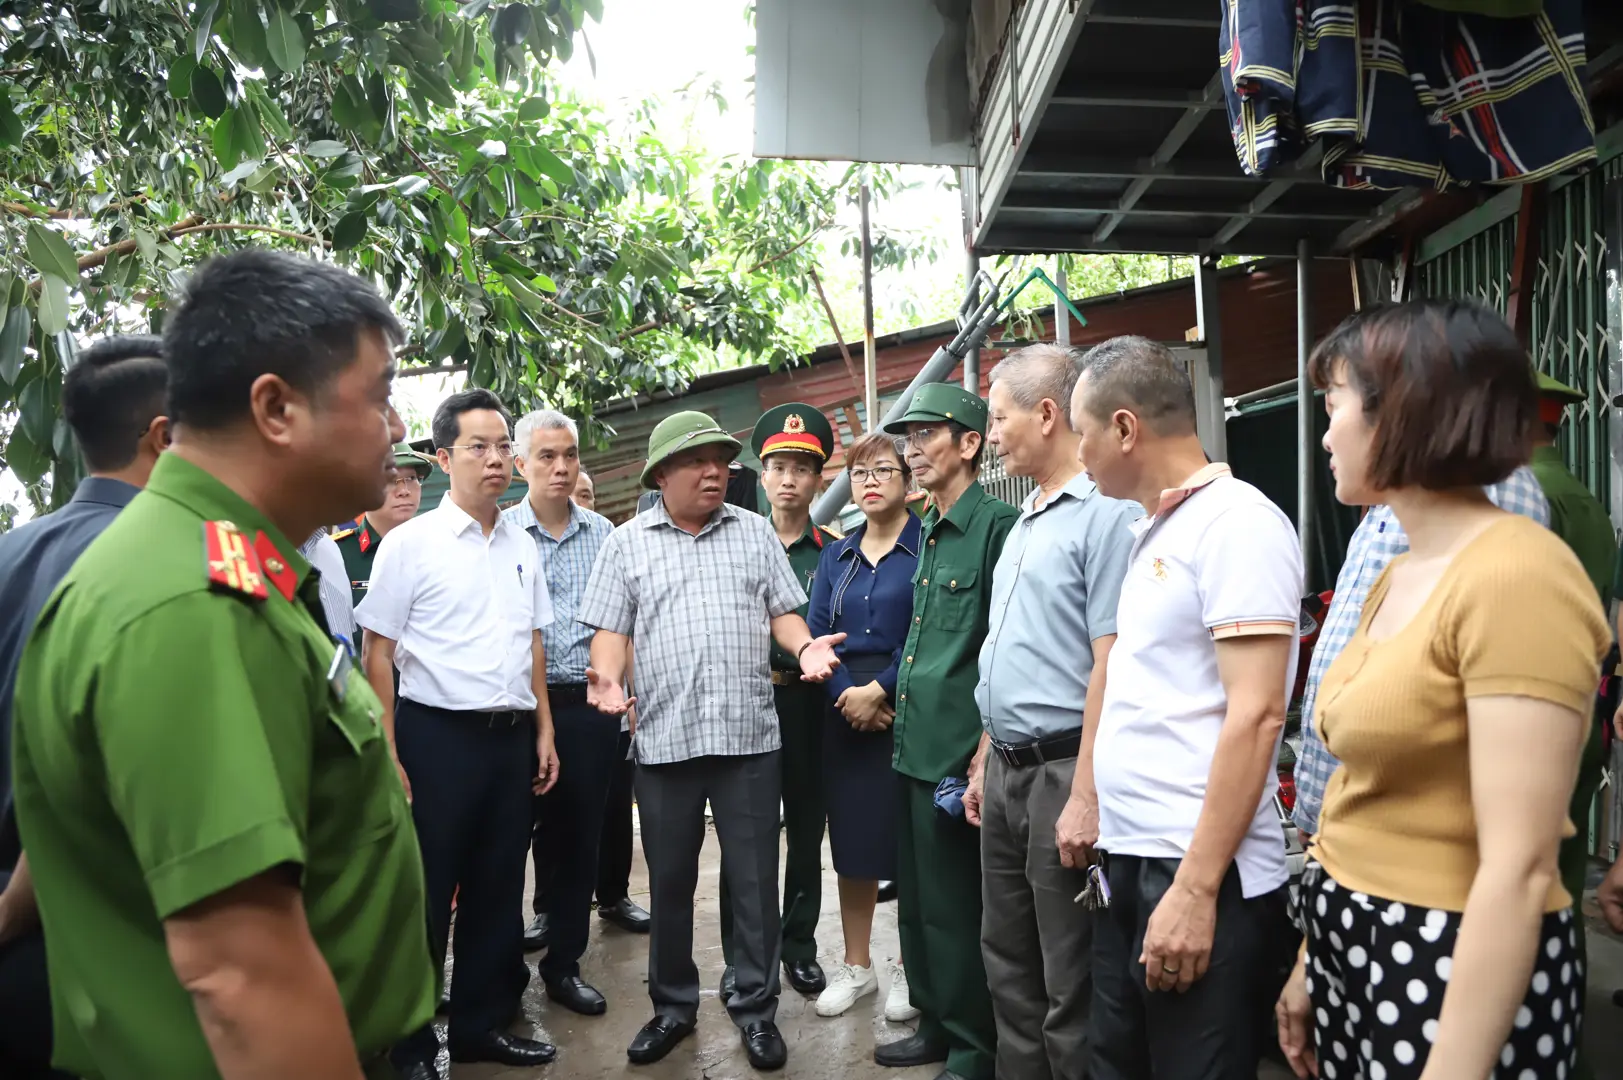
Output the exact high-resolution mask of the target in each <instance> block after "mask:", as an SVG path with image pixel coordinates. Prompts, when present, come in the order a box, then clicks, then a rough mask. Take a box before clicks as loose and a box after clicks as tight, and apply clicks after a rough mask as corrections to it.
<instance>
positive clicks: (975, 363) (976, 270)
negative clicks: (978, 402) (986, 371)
mask: <svg viewBox="0 0 1623 1080" xmlns="http://www.w3.org/2000/svg"><path fill="white" fill-rule="evenodd" d="M980 273H981V259H980V256H979V255H976V254H975V251H974V249H973V248H971V249H970V251H969V262H968V263H967V265H966V266H965V268H964V280H965V282H966V283H967V284H966V285H965V288H967V289H968V290H969V295H968V297H967V301H966V302H967V303H969V304H971V305H974V304H977V303H979V302H980V298H981V285H980ZM964 389H965V390H968V391H969V392H970V393H971V394H976V395H978V394H980V392H981V347H980V344H979V342H977V343H976V344H975V346H974V347H973V348H971V349H970V350H969V351H968V352H966V353H964Z"/></svg>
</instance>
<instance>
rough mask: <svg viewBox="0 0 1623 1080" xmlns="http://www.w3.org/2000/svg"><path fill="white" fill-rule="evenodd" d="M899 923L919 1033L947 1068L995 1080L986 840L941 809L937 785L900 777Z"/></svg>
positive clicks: (968, 1077) (969, 1077)
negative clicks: (938, 1045)
mask: <svg viewBox="0 0 1623 1080" xmlns="http://www.w3.org/2000/svg"><path fill="white" fill-rule="evenodd" d="M898 780H899V782H900V784H901V790H902V795H901V815H900V818H899V820H898V825H899V826H900V827H899V829H898V830H897V841H898V843H897V848H898V850H897V859H896V869H897V875H896V901H897V911H896V922H897V929H898V930H900V932H901V939H902V963H903V964H905V965H906V967H907V988H908V994H909V996H910V998H911V1000H912V1004H913V1007H914V1008H915V1009H917V1010H919V1014H920V1016H919V1029H918V1033H919V1034H920V1035H922V1036H923V1037H925V1038H926V1039H930V1040H932V1041H935V1042H945V1043H946V1044H947V1068H948V1069H951V1070H952V1071H953V1072H955V1073H957V1074H958V1075H959V1076H962V1077H965V1078H966V1080H990V1077H991V1076H992V1067H993V1059H994V1056H995V1054H996V1052H997V1026H996V1024H995V1023H994V1021H993V1019H992V999H991V993H990V991H989V990H988V988H987V984H986V968H985V966H984V965H983V963H982V960H981V837H980V832H979V830H977V829H976V828H975V827H974V826H973V825H970V824H968V823H967V822H964V821H962V820H960V819H958V818H954V817H950V816H948V815H947V814H944V813H942V812H941V811H940V810H937V809H936V806H935V785H934V784H930V783H925V782H924V781H922V780H915V779H914V778H913V777H911V776H901V777H898Z"/></svg>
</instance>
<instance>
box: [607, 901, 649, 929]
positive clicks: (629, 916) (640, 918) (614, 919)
mask: <svg viewBox="0 0 1623 1080" xmlns="http://www.w3.org/2000/svg"><path fill="white" fill-rule="evenodd" d="M597 914H598V916H599V917H601V918H604V919H607V920H608V921H609V922H611V923H613V924H614V925H615V926H618V927H619V928H620V929H622V930H625V931H628V932H630V933H633V934H646V933H648V930H649V928H650V927H652V926H653V923H654V918H653V916H652V915H649V914H648V912H647V911H645V910H644V909H643V908H641V907H639V906H638V905H636V904H634V903H632V902H631V898H630V897H626V898H625V899H623V900H618V901H616V902H615V903H612V904H599V905H598V908H597Z"/></svg>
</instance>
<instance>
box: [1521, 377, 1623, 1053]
mask: <svg viewBox="0 0 1623 1080" xmlns="http://www.w3.org/2000/svg"><path fill="white" fill-rule="evenodd" d="M1538 396H1539V420H1540V421H1541V426H1540V427H1539V428H1538V429H1537V433H1536V440H1537V441H1536V442H1535V444H1534V447H1533V460H1532V462H1531V465H1530V467H1531V468H1532V470H1533V476H1534V477H1535V478H1537V480H1538V486H1539V487H1540V488H1542V489H1543V490H1544V498H1545V501H1546V502H1548V503H1549V504H1550V531H1551V532H1553V533H1555V534H1556V535H1557V536H1559V537H1560V538H1561V539H1562V540H1565V541H1566V542H1567V546H1568V547H1570V548H1571V549H1572V551H1573V554H1575V555H1577V556H1578V561H1579V562H1580V563H1582V564H1583V568H1584V573H1585V574H1587V575H1589V580H1590V581H1592V582H1593V583H1594V585H1595V591H1596V592H1597V593H1599V594H1600V602H1601V604H1602V606H1605V605H1606V604H1607V602H1608V601H1609V600H1610V599H1611V595H1612V578H1613V574H1614V570H1615V567H1614V566H1613V563H1614V561H1615V560H1616V558H1617V538H1616V533H1615V532H1614V531H1613V529H1612V519H1611V518H1609V517H1608V516H1607V515H1606V508H1605V507H1604V506H1602V505H1601V503H1600V500H1599V499H1597V498H1595V495H1594V493H1593V492H1591V491H1590V490H1589V488H1587V487H1585V486H1584V483H1583V481H1581V480H1579V479H1578V478H1577V477H1576V476H1573V475H1572V473H1571V472H1570V471H1568V469H1567V463H1566V461H1565V460H1563V459H1562V457H1561V451H1559V450H1557V449H1556V447H1555V440H1556V437H1557V436H1558V435H1560V434H1561V421H1562V419H1563V418H1564V417H1565V416H1566V411H1567V406H1568V405H1575V404H1577V403H1579V402H1581V401H1583V400H1584V395H1583V394H1581V393H1580V392H1578V391H1577V390H1574V389H1573V388H1572V387H1570V386H1568V385H1566V384H1565V383H1563V382H1559V381H1557V380H1555V379H1552V378H1551V377H1550V376H1548V375H1545V374H1542V373H1541V374H1540V375H1539V377H1538ZM1604 722H1605V718H1604V717H1597V718H1595V722H1594V723H1592V724H1590V726H1589V738H1588V739H1587V740H1586V741H1585V743H1584V749H1583V754H1582V755H1581V756H1580V758H1579V760H1578V780H1577V783H1576V785H1575V786H1574V787H1573V790H1572V805H1571V806H1570V807H1569V808H1568V811H1567V812H1568V814H1569V816H1570V817H1571V818H1572V822H1573V824H1574V825H1576V826H1577V828H1578V833H1577V835H1576V836H1570V837H1568V838H1567V839H1565V840H1563V841H1562V842H1561V855H1560V868H1561V883H1562V884H1563V885H1565V886H1566V887H1567V891H1568V892H1570V893H1571V894H1572V896H1573V898H1574V899H1575V900H1577V901H1579V902H1580V903H1581V898H1582V897H1583V895H1584V877H1585V875H1586V872H1587V871H1588V869H1589V812H1590V809H1591V808H1592V807H1593V806H1594V803H1595V793H1596V792H1597V791H1599V790H1600V782H1601V772H1602V769H1603V766H1604V764H1605V763H1604V760H1603V759H1604V756H1605V755H1604V753H1603V751H1602V749H1601V724H1603V723H1604ZM1575 914H1577V916H1578V917H1577V918H1575V919H1574V920H1573V925H1574V927H1576V929H1577V931H1578V935H1579V939H1578V945H1579V948H1580V949H1581V948H1582V947H1583V932H1584V920H1583V913H1582V912H1581V911H1580V912H1576V913H1575ZM1578 1066H1579V1067H1578V1070H1577V1072H1575V1073H1574V1074H1573V1075H1574V1076H1575V1077H1579V1078H1584V1077H1587V1076H1589V1075H1591V1073H1590V1071H1589V1068H1588V1065H1587V1063H1586V1062H1585V1061H1584V1060H1583V1057H1582V1056H1581V1055H1580V1057H1579V1061H1578Z"/></svg>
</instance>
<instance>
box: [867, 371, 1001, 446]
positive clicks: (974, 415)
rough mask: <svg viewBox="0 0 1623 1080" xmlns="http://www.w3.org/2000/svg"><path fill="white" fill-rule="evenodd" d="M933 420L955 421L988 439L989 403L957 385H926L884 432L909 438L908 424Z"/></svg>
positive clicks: (886, 426)
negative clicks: (987, 414)
mask: <svg viewBox="0 0 1623 1080" xmlns="http://www.w3.org/2000/svg"><path fill="white" fill-rule="evenodd" d="M932 420H956V421H957V422H958V423H960V424H962V425H964V426H965V427H966V428H968V429H969V430H971V431H977V432H979V433H980V434H981V435H982V436H985V434H986V402H985V401H983V400H982V399H981V398H980V397H979V396H977V395H975V394H971V393H970V392H969V391H968V390H965V389H964V388H963V387H961V386H958V385H956V384H954V383H926V384H924V385H923V386H921V387H919V389H918V392H917V393H915V394H914V395H913V400H912V401H911V402H909V403H908V406H907V411H906V412H905V413H903V414H902V415H901V416H899V417H897V418H896V419H895V420H892V421H891V422H890V423H888V424H886V425H885V431H886V432H887V433H888V434H891V435H906V434H907V425H908V424H918V423H928V422H929V421H932Z"/></svg>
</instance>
